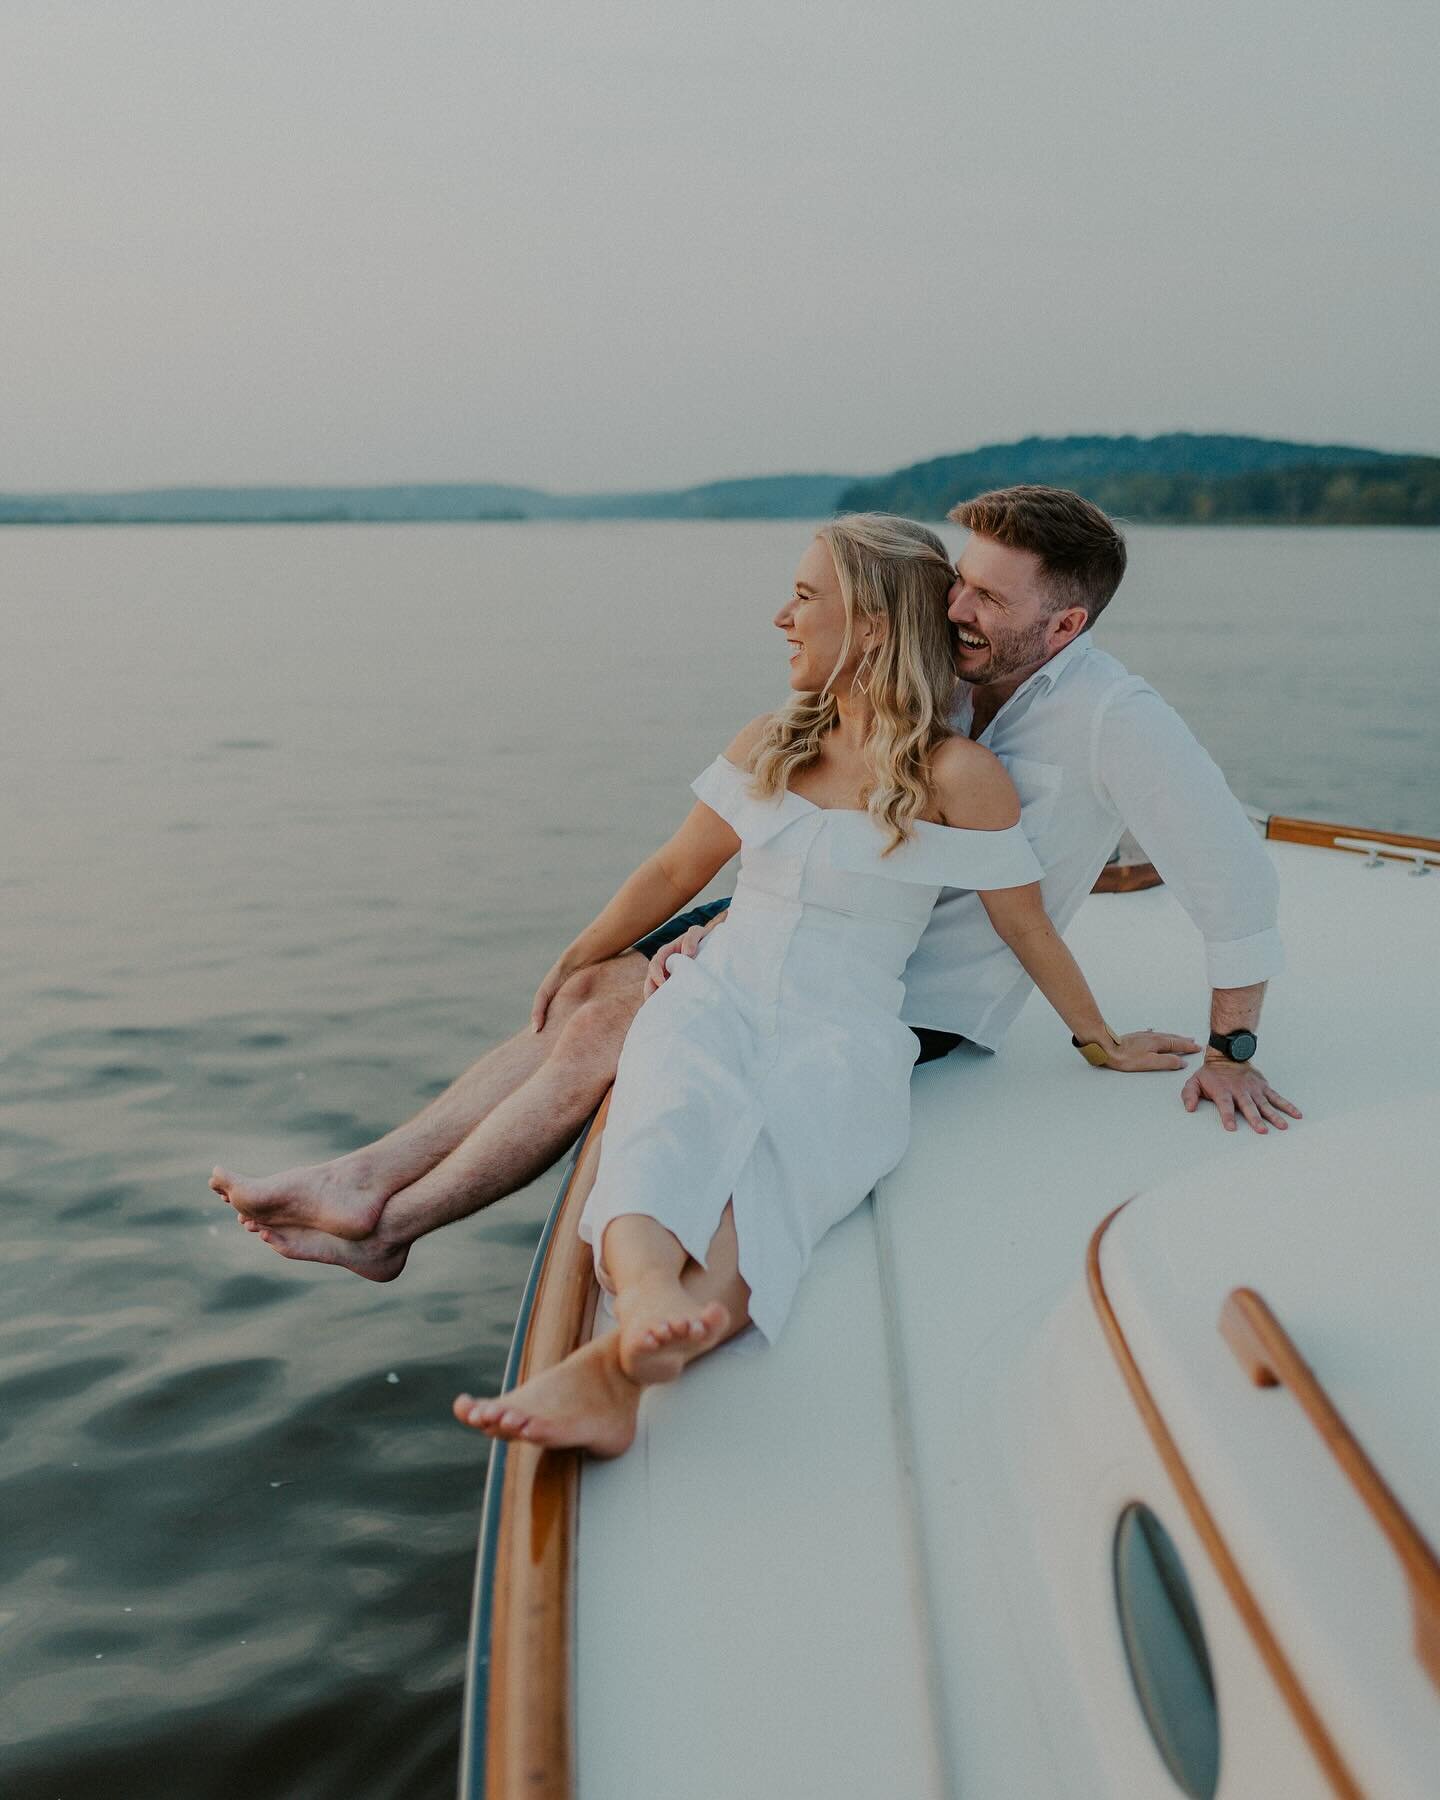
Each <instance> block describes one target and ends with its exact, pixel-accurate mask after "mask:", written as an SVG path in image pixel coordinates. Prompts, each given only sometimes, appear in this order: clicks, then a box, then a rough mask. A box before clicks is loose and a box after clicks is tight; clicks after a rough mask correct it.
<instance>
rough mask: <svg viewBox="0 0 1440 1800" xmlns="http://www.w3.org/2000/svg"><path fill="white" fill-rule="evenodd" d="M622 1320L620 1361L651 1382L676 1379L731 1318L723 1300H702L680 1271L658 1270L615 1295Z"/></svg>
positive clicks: (639, 1380)
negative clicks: (688, 1289)
mask: <svg viewBox="0 0 1440 1800" xmlns="http://www.w3.org/2000/svg"><path fill="white" fill-rule="evenodd" d="M615 1314H616V1317H617V1318H618V1319H619V1321H620V1330H619V1332H618V1333H617V1335H618V1337H619V1339H620V1347H619V1356H620V1367H621V1369H622V1370H623V1371H624V1372H625V1374H626V1375H628V1376H629V1377H630V1379H631V1380H632V1381H633V1382H636V1383H638V1385H639V1386H641V1387H650V1386H651V1385H652V1384H653V1383H655V1382H657V1381H674V1380H675V1379H676V1377H677V1376H678V1375H679V1373H680V1371H681V1370H682V1369H683V1368H684V1367H685V1365H686V1363H688V1362H690V1361H692V1360H693V1359H694V1358H695V1357H697V1356H699V1355H701V1354H702V1352H704V1351H706V1350H713V1349H714V1348H715V1346H716V1344H718V1343H719V1341H720V1339H721V1337H722V1336H723V1335H724V1333H725V1328H726V1326H727V1325H728V1324H729V1323H730V1314H729V1313H728V1312H727V1311H726V1309H725V1308H724V1307H723V1306H722V1305H721V1304H720V1302H719V1301H718V1300H712V1301H711V1302H710V1303H709V1305H702V1304H701V1302H700V1301H698V1300H697V1299H696V1298H695V1297H694V1295H693V1294H690V1293H687V1292H686V1290H685V1287H684V1285H683V1284H682V1283H681V1281H680V1279H679V1277H678V1276H675V1275H666V1274H656V1275H654V1276H647V1277H646V1278H645V1279H644V1280H643V1281H637V1282H632V1283H631V1284H630V1286H629V1287H628V1288H626V1289H625V1291H624V1292H623V1293H622V1294H620V1295H619V1296H618V1297H617V1298H616V1301H615Z"/></svg>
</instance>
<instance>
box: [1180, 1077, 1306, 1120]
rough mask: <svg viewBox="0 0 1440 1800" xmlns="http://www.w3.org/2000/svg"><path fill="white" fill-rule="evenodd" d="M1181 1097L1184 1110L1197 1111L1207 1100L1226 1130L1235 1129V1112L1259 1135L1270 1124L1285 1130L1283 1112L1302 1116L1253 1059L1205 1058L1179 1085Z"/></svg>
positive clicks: (1292, 1116) (1297, 1116) (1293, 1117)
mask: <svg viewBox="0 0 1440 1800" xmlns="http://www.w3.org/2000/svg"><path fill="white" fill-rule="evenodd" d="M1180 1098H1181V1100H1182V1101H1183V1102H1184V1103H1185V1110H1186V1112H1195V1111H1197V1110H1198V1109H1199V1106H1200V1102H1201V1101H1202V1100H1209V1101H1210V1102H1211V1104H1212V1105H1213V1106H1214V1107H1215V1109H1216V1111H1217V1112H1218V1113H1219V1114H1220V1123H1221V1124H1222V1125H1223V1126H1224V1127H1225V1129H1226V1130H1227V1131H1235V1130H1237V1129H1238V1120H1237V1118H1236V1114H1237V1113H1238V1114H1239V1116H1240V1118H1243V1119H1244V1120H1245V1122H1246V1124H1247V1125H1249V1127H1250V1129H1251V1130H1252V1131H1255V1132H1258V1133H1259V1134H1260V1136H1261V1137H1264V1135H1265V1134H1266V1132H1267V1131H1268V1130H1269V1128H1270V1126H1271V1125H1273V1126H1274V1127H1275V1129H1276V1130H1277V1131H1287V1130H1288V1129H1289V1127H1288V1126H1287V1124H1286V1122H1285V1114H1286V1113H1289V1115H1290V1117H1291V1118H1292V1119H1299V1118H1302V1117H1303V1116H1304V1115H1303V1114H1302V1113H1301V1111H1300V1108H1299V1107H1298V1106H1296V1105H1295V1103H1294V1101H1292V1100H1287V1099H1286V1098H1285V1096H1284V1095H1283V1094H1277V1093H1276V1092H1275V1090H1274V1088H1272V1087H1271V1085H1270V1083H1269V1082H1268V1081H1267V1080H1266V1079H1265V1077H1264V1076H1263V1075H1262V1074H1261V1073H1260V1071H1259V1069H1257V1068H1256V1067H1255V1066H1254V1064H1253V1063H1232V1062H1229V1061H1226V1060H1224V1059H1221V1060H1219V1061H1214V1062H1212V1061H1211V1060H1210V1059H1209V1058H1207V1059H1206V1061H1205V1063H1204V1064H1203V1065H1202V1067H1200V1068H1198V1069H1197V1070H1196V1071H1195V1073H1194V1074H1193V1075H1192V1076H1191V1077H1190V1079H1189V1080H1188V1081H1187V1082H1186V1083H1185V1085H1184V1087H1183V1088H1181V1090H1180Z"/></svg>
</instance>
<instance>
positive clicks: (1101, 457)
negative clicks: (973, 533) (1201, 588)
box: [839, 432, 1440, 524]
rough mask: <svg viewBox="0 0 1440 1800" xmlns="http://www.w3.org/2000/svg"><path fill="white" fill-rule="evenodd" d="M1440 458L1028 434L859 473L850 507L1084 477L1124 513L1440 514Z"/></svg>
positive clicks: (1195, 519) (941, 500) (1338, 518)
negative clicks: (873, 473)
mask: <svg viewBox="0 0 1440 1800" xmlns="http://www.w3.org/2000/svg"><path fill="white" fill-rule="evenodd" d="M1437 477H1440V459H1437V458H1433V457H1409V456H1401V455H1396V454H1394V453H1392V452H1390V451H1384V450H1362V449H1357V448H1355V447H1354V446H1353V445H1348V444H1296V443H1289V442H1286V441H1284V440H1280V439H1275V438H1252V437H1204V436H1198V435H1195V434H1192V433H1189V432H1176V433H1173V434H1171V435H1170V436H1167V437H1154V438H1138V437H1071V438H1024V439H1022V440H1021V441H1020V442H1019V443H1015V444H989V445H986V446H985V447H984V448H983V449H980V450H971V451H967V452H965V453H963V454H961V455H957V456H937V457H933V458H931V459H930V461H928V462H921V463H912V464H911V465H910V466H909V467H908V468H904V469H897V470H896V471H895V473H894V474H892V475H883V476H879V477H877V478H875V479H872V480H867V481H857V482H854V483H853V484H852V485H851V486H850V487H848V488H846V489H845V491H844V493H842V494H841V496H840V500H839V505H840V507H841V509H842V510H846V511H850V510H854V511H865V510H870V509H874V510H878V511H883V512H898V513H908V514H909V515H910V516H911V517H914V518H922V519H943V518H944V516H945V515H946V513H947V512H949V510H950V508H951V507H952V506H954V505H956V504H957V503H958V502H959V501H961V500H965V499H968V498H970V496H972V495H974V494H980V493H984V492H985V491H986V489H988V488H997V487H1010V486H1012V485H1014V484H1015V483H1017V482H1043V483H1045V484H1047V485H1049V486H1052V487H1066V488H1073V489H1074V490H1075V491H1076V492H1077V493H1081V494H1084V495H1085V497H1086V498H1087V499H1090V500H1093V501H1094V502H1095V503H1096V505H1097V506H1103V507H1104V508H1105V510H1106V511H1107V512H1112V513H1115V514H1117V515H1120V516H1123V517H1126V518H1133V519H1146V520H1157V521H1158V520H1172V521H1182V520H1183V521H1188V522H1192V523H1204V522H1208V521H1211V520H1214V521H1217V522H1218V521H1221V520H1226V521H1236V520H1256V521H1260V520H1266V521H1270V522H1277V523H1278V522H1281V521H1284V522H1287V523H1300V522H1305V523H1316V524H1319V523H1335V524H1340V523H1345V524H1400V523H1406V524H1440V484H1437Z"/></svg>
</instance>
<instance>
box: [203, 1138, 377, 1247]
mask: <svg viewBox="0 0 1440 1800" xmlns="http://www.w3.org/2000/svg"><path fill="white" fill-rule="evenodd" d="M210 1186H211V1187H212V1188H213V1189H214V1191H215V1192H216V1193H217V1194H219V1196H220V1198H221V1199H222V1200H226V1201H228V1202H229V1204H230V1205H231V1206H233V1207H234V1208H235V1210H236V1212H238V1213H240V1214H242V1215H243V1216H244V1217H246V1218H250V1219H254V1220H256V1221H257V1223H259V1224H261V1225H283V1226H287V1227H288V1226H294V1225H302V1226H305V1227H307V1228H308V1229H310V1230H313V1231H325V1232H329V1233H330V1235H331V1236H332V1237H342V1238H355V1239H358V1238H365V1237H369V1235H370V1234H371V1232H372V1231H374V1229H375V1227H376V1225H377V1224H379V1222H380V1215H381V1213H382V1212H384V1210H385V1202H386V1201H387V1200H388V1199H389V1198H390V1194H389V1190H388V1189H387V1188H386V1187H385V1186H384V1184H383V1183H382V1182H380V1180H379V1179H378V1177H377V1175H376V1172H375V1168H374V1165H373V1163H372V1161H371V1159H370V1158H369V1157H367V1156H366V1155H365V1153H364V1152H363V1151H358V1152H355V1153H353V1154H351V1155H349V1156H337V1157H335V1158H334V1159H333V1161H331V1162H323V1163H314V1164H312V1165H311V1166H310V1167H309V1168H305V1169H287V1170H286V1171H285V1173H284V1174H283V1175H268V1176H264V1177H259V1178H257V1177H252V1176H249V1175H232V1174H231V1173H230V1171H229V1170H228V1169H221V1168H218V1167H217V1168H216V1170H215V1172H214V1174H212V1175H211V1177H210Z"/></svg>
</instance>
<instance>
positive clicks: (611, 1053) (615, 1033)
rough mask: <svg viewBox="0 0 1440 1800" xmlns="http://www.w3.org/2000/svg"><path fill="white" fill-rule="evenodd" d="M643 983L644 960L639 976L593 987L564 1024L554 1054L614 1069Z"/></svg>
mask: <svg viewBox="0 0 1440 1800" xmlns="http://www.w3.org/2000/svg"><path fill="white" fill-rule="evenodd" d="M597 973H598V971H597ZM644 984H645V965H644V964H643V962H642V963H641V965H640V970H639V974H638V977H637V978H636V979H634V980H631V981H611V982H605V983H602V984H600V985H599V986H597V987H595V988H593V989H591V990H590V991H589V992H588V994H587V996H586V998H585V999H584V1000H582V1001H581V1002H580V1003H579V1004H578V1005H577V1006H576V1007H575V1009H574V1010H573V1011H572V1012H571V1013H570V1015H569V1017H568V1018H567V1019H566V1020H565V1022H564V1024H563V1025H562V1026H561V1028H560V1037H559V1039H558V1041H557V1043H556V1045H555V1048H554V1050H553V1051H552V1052H551V1055H552V1057H562V1058H564V1060H565V1061H567V1062H570V1063H584V1064H585V1065H587V1066H591V1065H599V1066H600V1067H602V1068H604V1069H605V1070H606V1071H613V1069H614V1066H615V1064H616V1062H618V1060H619V1057H620V1046H621V1045H622V1044H623V1043H624V1041H625V1033H626V1032H627V1031H628V1030H629V1029H630V1026H631V1024H632V1022H633V1021H634V1018H635V1015H636V1013H637V1012H639V1010H640V1001H641V998H642V995H643V992H644Z"/></svg>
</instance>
